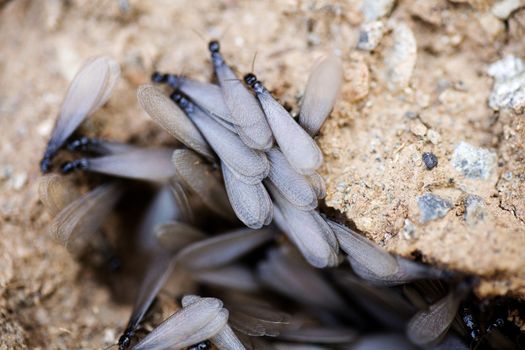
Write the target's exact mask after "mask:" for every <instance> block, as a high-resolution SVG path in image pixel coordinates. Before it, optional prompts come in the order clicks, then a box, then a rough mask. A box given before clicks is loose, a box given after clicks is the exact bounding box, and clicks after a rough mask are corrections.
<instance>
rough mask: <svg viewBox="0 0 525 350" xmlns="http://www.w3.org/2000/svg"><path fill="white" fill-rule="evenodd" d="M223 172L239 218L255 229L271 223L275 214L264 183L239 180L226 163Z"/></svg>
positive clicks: (233, 206) (231, 201) (227, 189)
mask: <svg viewBox="0 0 525 350" xmlns="http://www.w3.org/2000/svg"><path fill="white" fill-rule="evenodd" d="M222 174H223V177H224V184H225V185H226V192H227V193H228V198H229V200H230V203H231V206H232V208H233V210H234V211H235V214H236V215H237V217H238V218H239V220H241V221H242V222H243V223H244V224H245V225H246V226H248V227H250V228H253V229H258V228H261V227H262V226H263V225H265V224H269V223H270V222H271V220H272V216H273V205H272V201H271V199H270V196H269V195H268V192H266V189H265V188H264V186H263V184H262V183H260V182H259V183H258V184H256V185H249V184H245V183H244V182H242V181H239V180H238V179H237V178H236V177H235V175H234V174H233V173H232V172H231V171H230V169H229V168H228V166H226V165H224V164H223V165H222Z"/></svg>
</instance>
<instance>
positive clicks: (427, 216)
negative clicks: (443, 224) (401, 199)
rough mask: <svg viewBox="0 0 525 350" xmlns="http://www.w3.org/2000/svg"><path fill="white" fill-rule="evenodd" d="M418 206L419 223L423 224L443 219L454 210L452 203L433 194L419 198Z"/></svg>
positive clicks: (426, 194)
mask: <svg viewBox="0 0 525 350" xmlns="http://www.w3.org/2000/svg"><path fill="white" fill-rule="evenodd" d="M417 204H418V207H419V222H420V223H422V224H424V223H426V222H429V221H431V220H434V219H438V218H442V217H443V216H445V215H447V213H448V212H449V211H450V209H451V208H452V203H450V202H449V201H447V200H445V199H443V198H441V197H438V196H436V195H434V194H432V193H425V194H424V195H422V196H420V197H418V198H417Z"/></svg>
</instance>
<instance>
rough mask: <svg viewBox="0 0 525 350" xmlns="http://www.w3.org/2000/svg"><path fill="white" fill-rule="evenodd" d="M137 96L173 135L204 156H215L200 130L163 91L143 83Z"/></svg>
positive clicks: (152, 116)
mask: <svg viewBox="0 0 525 350" xmlns="http://www.w3.org/2000/svg"><path fill="white" fill-rule="evenodd" d="M137 98H138V100H139V103H140V105H141V106H142V108H143V109H144V110H145V111H146V113H148V114H149V116H150V117H151V118H152V119H153V120H155V121H156V122H157V123H158V124H159V125H160V126H162V127H163V128H164V129H165V130H166V131H167V132H168V133H170V134H171V135H172V136H173V137H175V138H176V139H177V140H179V141H180V142H182V143H183V144H184V145H186V146H187V147H189V148H191V149H193V150H195V151H196V152H198V153H200V154H202V155H203V156H205V157H207V158H209V159H213V158H214V156H213V152H212V151H211V149H210V147H209V146H208V143H207V142H206V141H205V140H204V138H203V137H202V135H201V133H200V132H199V130H198V129H197V128H196V127H195V125H194V124H193V123H192V122H191V120H189V119H188V117H187V116H186V115H185V114H184V112H183V111H181V109H180V108H179V107H177V105H176V104H175V103H173V101H172V100H170V98H169V97H168V96H166V95H164V94H163V93H162V91H160V90H159V89H157V88H156V87H154V86H152V85H141V86H140V87H139V89H138V91H137Z"/></svg>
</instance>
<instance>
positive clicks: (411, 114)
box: [404, 111, 419, 119]
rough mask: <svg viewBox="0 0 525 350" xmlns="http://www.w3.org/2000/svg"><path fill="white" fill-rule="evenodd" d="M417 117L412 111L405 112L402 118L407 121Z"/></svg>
mask: <svg viewBox="0 0 525 350" xmlns="http://www.w3.org/2000/svg"><path fill="white" fill-rule="evenodd" d="M418 116H419V113H417V112H414V111H406V112H405V114H404V117H405V118H408V119H416V118H417V117H418Z"/></svg>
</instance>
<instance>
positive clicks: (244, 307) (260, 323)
mask: <svg viewBox="0 0 525 350" xmlns="http://www.w3.org/2000/svg"><path fill="white" fill-rule="evenodd" d="M230 305H231V304H230V303H228V307H229V308H230V324H231V326H232V327H233V328H234V329H236V330H238V331H239V332H242V333H244V334H246V335H249V336H257V337H260V336H271V337H275V336H277V335H279V334H280V333H281V331H282V330H283V329H285V328H286V327H288V325H289V324H290V320H291V316H290V315H289V314H287V313H285V312H281V311H279V310H276V309H274V308H272V307H271V306H269V305H267V304H254V303H235V304H233V305H231V306H230Z"/></svg>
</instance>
